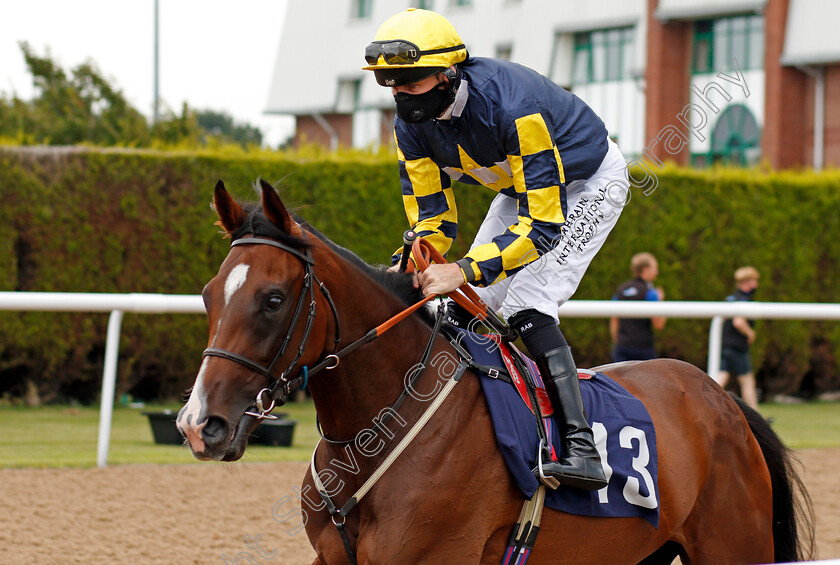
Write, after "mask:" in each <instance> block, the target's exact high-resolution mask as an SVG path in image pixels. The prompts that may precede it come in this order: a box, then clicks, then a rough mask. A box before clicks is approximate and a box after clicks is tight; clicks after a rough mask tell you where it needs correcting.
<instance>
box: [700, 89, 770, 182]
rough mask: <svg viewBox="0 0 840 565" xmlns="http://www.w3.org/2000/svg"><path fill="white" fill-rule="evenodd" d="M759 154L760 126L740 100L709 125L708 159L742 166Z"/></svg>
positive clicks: (756, 159)
mask: <svg viewBox="0 0 840 565" xmlns="http://www.w3.org/2000/svg"><path fill="white" fill-rule="evenodd" d="M760 156H761V128H760V127H759V126H758V122H757V121H756V119H755V116H753V114H752V112H750V110H749V109H748V108H747V107H746V106H744V105H743V104H733V105H732V106H729V107H728V108H726V109H725V110H724V111H723V113H721V115H720V117H719V118H718V121H717V123H716V124H715V127H714V128H713V129H712V135H711V150H710V151H709V155H708V159H709V161H711V162H712V163H726V164H730V165H735V166H739V165H740V166H742V167H745V166H748V165H754V164H755V163H756V162H757V161H758V159H759V157H760Z"/></svg>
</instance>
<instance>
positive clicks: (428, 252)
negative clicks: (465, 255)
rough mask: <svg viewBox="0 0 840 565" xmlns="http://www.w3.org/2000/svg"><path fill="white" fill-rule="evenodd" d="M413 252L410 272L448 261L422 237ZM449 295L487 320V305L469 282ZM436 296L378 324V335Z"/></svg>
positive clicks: (429, 297)
mask: <svg viewBox="0 0 840 565" xmlns="http://www.w3.org/2000/svg"><path fill="white" fill-rule="evenodd" d="M411 254H412V256H413V257H414V262H412V261H409V262H408V267H407V269H406V271H407V272H409V273H411V272H413V271H415V270H419V271H421V272H422V271H425V270H426V269H427V268H428V267H429V265H430V264H432V263H443V264H445V263H447V261H446V259H444V258H443V255H441V254H440V251H438V250H437V249H435V247H434V246H433V245H432V244H431V243H429V242H428V241H426V240H425V239H423V238H422V237H418V238H417V239H415V240H414V244H413V245H412V246H411ZM415 264H416V268H415ZM447 296H449V298H451V299H452V300H454V301H455V302H457V303H458V304H459V305H460V306H461V307H462V308H464V310H466V311H467V312H469V313H470V314H471V315H473V316H475V317H476V318H478V319H479V320H481V321H482V322H484V321H486V320H487V317H488V315H489V314H488V313H487V307H486V306H485V305H484V303H483V302H482V300H481V298H479V297H478V294H476V292H475V291H474V290H473V289H472V288H471V287H470V285H469V284H467V283H464V284H463V285H461V286H460V287H459V288H457V289H455V290H453V291H452V292H449V293H447ZM434 298H435V295H434V294H432V295H430V296H427V297H425V298H423V300H421V301H420V302H417V303H416V304H413V305H411V306H409V307H408V308H406V309H405V310H403V311H402V312H400V313H399V314H397V315H396V316H394V317H393V318H390V319H388V320H386V321H385V322H383V323H381V324H380V325H378V326H376V328H375V331H376V335H377V336H380V335H382V334H383V333H385V332H387V331H388V330H390V329H391V328H392V327H394V326H395V325H396V324H398V323H399V322H401V321H402V320H404V319H405V318H407V317H408V316H409V315H411V314H412V313H413V312H414V311H416V310H417V309H419V308H420V307H421V306H423V305H424V304H426V303H427V302H429V301H430V300H432V299H434Z"/></svg>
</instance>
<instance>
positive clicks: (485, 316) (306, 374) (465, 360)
mask: <svg viewBox="0 0 840 565" xmlns="http://www.w3.org/2000/svg"><path fill="white" fill-rule="evenodd" d="M237 245H269V246H271V247H276V248H277V249H280V250H282V251H285V252H287V253H291V254H292V255H294V256H295V257H297V258H298V259H299V260H300V261H301V262H302V263H303V267H304V271H305V272H304V277H303V286H302V288H301V292H300V295H299V297H298V301H297V304H296V305H295V310H294V314H293V316H292V319H291V321H290V323H289V328H288V330H287V332H286V336H285V338H284V339H283V343H282V344H281V345H280V348H279V349H278V351H277V353H276V354H275V355H274V358H273V359H272V361H271V363H269V364H268V365H263V364H261V363H259V362H257V361H254V360H252V359H250V358H248V357H246V356H244V355H241V354H239V353H235V352H232V351H228V350H225V349H221V348H218V347H208V348H207V349H205V350H204V352H203V354H202V356H203V357H221V358H222V359H227V360H229V361H233V362H234V363H238V364H240V365H242V366H244V367H246V368H248V369H251V370H252V371H254V372H256V373H259V374H260V375H262V376H263V377H265V378H266V380H267V381H268V383H269V384H268V386H266V387H265V388H263V389H262V390H260V391H259V392H258V393H257V397H256V400H255V407H256V411H255V412H250V411H249V412H245V414H247V415H249V416H253V417H255V418H256V419H257V420H263V419H272V420H274V419H277V417H276V416H273V415H272V414H271V411H272V410H273V409H274V408H275V406H276V405H277V402H278V401H280V403H281V404H282V403H285V401H286V400H287V398H288V397H289V395H291V393H292V392H294V391H295V390H296V389H298V388H300V387H305V386H306V383H307V382H308V380H309V378H310V377H312V376H313V375H316V374H317V373H319V372H321V371H322V370H324V369H326V370H331V369H335V368H336V367H338V365H339V363H340V362H341V359H342V358H343V357H345V356H346V355H349V354H350V353H352V352H354V351H356V350H357V349H359V348H360V347H362V346H363V345H365V344H367V343H370V342H371V341H373V340H375V339H376V338H378V337H379V336H381V335H383V334H384V333H385V332H387V331H388V330H390V329H391V328H393V327H394V326H395V325H397V324H398V323H399V322H401V321H402V320H404V319H406V318H407V317H408V316H410V315H411V314H412V313H414V312H415V311H417V310H418V309H419V308H421V307H422V306H423V305H425V304H426V303H428V302H429V301H431V300H433V299H434V298H435V296H434V295H431V296H427V297H425V298H423V299H422V300H420V301H418V302H416V303H415V304H412V305H411V306H409V307H408V308H406V309H405V310H403V311H401V312H400V313H398V314H396V315H395V316H393V317H391V318H389V319H388V320H386V321H385V322H383V323H381V324H379V325H378V326H376V327H375V328H373V329H371V330H370V331H368V332H367V333H366V334H364V335H363V336H362V337H360V338H359V339H357V340H355V341H353V342H352V343H350V344H348V345H346V346H345V347H343V348H341V349H338V344H339V343H340V342H341V332H340V323H339V317H338V310H337V309H336V306H335V303H334V301H333V299H332V296H331V295H330V293H329V290H328V289H327V287H326V286H325V285H324V283H323V282H321V281H320V280H319V279H318V277H317V276H316V275H315V271H314V266H315V261H314V259H313V258H312V255H311V253H310V251H309V249H306V251H305V252H301V251H300V250H298V249H295V248H293V247H291V246H289V245H286V244H283V243H281V242H279V241H276V240H273V239H268V238H264V237H248V238H242V239H237V240H235V241H233V242H232V243H231V247H235V246H237ZM411 254H412V256H413V257H414V261H415V263H414V264H411V265H410V269H409V271H411V270H414V268H415V265H416V268H417V269H419V270H424V269H426V268H427V267H428V266H429V264H430V261H431V262H437V263H445V262H446V260H445V259H444V258H443V256H442V255H441V254H440V253H439V252H438V251H437V249H435V248H434V247H433V246H432V245H431V244H430V243H428V242H427V241H426V240H424V239H422V238H418V239H416V240H415V241H414V243H413V245H412V253H411ZM313 283H314V284H313ZM315 284H317V285H318V288H319V289H320V291H321V293H322V294H323V296H324V298H325V299H326V301H327V303H328V304H329V306H330V309H331V310H332V314H333V318H334V321H335V338H334V340H333V350H332V353H330V354H328V355H326V356H324V358H323V359H322V360H321V361H319V362H318V363H316V364H315V365H314V366H313V367H312V368H311V369H310V368H308V367H307V366H306V365H304V366H303V367H301V369H300V370H299V371H298V374H297V376H296V377H294V378H290V377H289V375H290V374H291V373H292V371H293V370H294V368H295V367H296V365H297V363H298V361H300V359H301V357H302V356H303V354H304V351H305V349H306V344H307V342H308V340H309V335H310V333H311V330H312V326H313V323H314V320H315V315H316V310H317V303H316V300H315V286H314V285H315ZM307 294H308V295H309V307H308V313H307V317H306V322H305V325H304V328H303V336H302V337H301V342H300V345H299V346H298V350H297V352H296V354H295V356H294V358H293V359H292V360H291V361H290V362H289V365H288V366H287V367H286V369H285V370H284V371H283V372H282V373H281V374H280V376H279V377H277V378H275V377H274V368H275V365H276V364H277V362H278V361H279V360H280V359H281V358H282V357H283V355H284V354H285V352H286V349H287V347H288V345H289V343H290V342H291V339H292V337H293V335H294V333H295V330H296V329H297V325H298V322H299V320H300V317H301V314H302V312H303V308H304V303H305V301H306V296H307ZM449 297H450V298H452V299H453V300H454V301H455V302H457V303H458V304H459V305H461V306H462V307H463V308H464V309H466V310H467V312H469V313H470V314H472V315H473V316H475V317H477V318H479V319H480V320H481V321H482V322H483V323H484V324H485V325H487V326H488V327H490V328H491V329H493V330H494V331H496V332H498V333H499V334H500V335H502V336H503V337H505V338H507V337H508V336H510V335H511V334H510V330H509V329H508V328H507V326H506V325H505V324H504V323H503V322H502V321H501V320H500V319H499V318H497V317H496V315H495V314H493V313H492V312H491V311H490V310H488V308H487V307H486V305H485V304H484V303H483V302H482V301H481V299H480V298H479V297H478V295H477V294H476V293H475V291H474V290H473V289H472V288H470V287H469V285H467V284H464V285H463V286H462V287H461V288H460V289H458V290H456V291H453V292H451V293H449ZM444 314H445V307H444V304H443V303H441V305H440V307H439V308H438V313H437V317H436V319H435V326H434V329H433V331H432V335H431V338H430V340H429V342H428V344H427V345H426V348H425V350H424V352H423V356H422V357H421V360H420V364H419V365H418V366H417V367H418V370H417V371H416V372H415V374H414V376H413V377H412V381H411V385H413V384H415V383H416V382H417V380H418V379H419V378H420V377H421V376H422V375H423V373H424V372H425V369H426V363H427V362H428V359H429V357H430V355H431V352H432V347H433V345H434V342H435V338H436V337H437V335H438V333H439V331H440V328H441V325H442V323H443V319H444V317H445V316H444ZM456 349H457V350H458V353H459V355H461V358H462V360H461V363H460V364H459V365H458V368H457V370H456V371H455V373H454V374H453V375H452V376H450V377H449V379H448V380H447V383H446V385H444V387H443V389H442V390H441V391H440V392H439V393H438V394H437V396H436V397H435V399H434V400H433V401H432V403H431V404H430V405H429V407H428V408H427V409H426V410H425V411H424V412H423V414H421V416H420V417H419V418H418V420H417V421H416V422H415V423H414V425H413V426H412V427H411V429H410V430H409V431H408V432H407V433H406V435H405V436H404V437H403V438H402V439H401V440H400V442H399V443H398V444H397V445H396V447H395V448H394V449H393V451H391V453H389V454H388V456H387V457H386V458H385V459H384V461H383V462H382V464H381V465H380V466H379V467H378V468H377V469H376V470H375V471H374V472H373V474H372V475H371V476H370V477H369V478H368V479H367V480H366V481H365V483H364V484H363V485H362V486H361V487H360V488H359V490H357V491H356V492H355V493H354V494H353V496H352V497H350V499H349V500H348V501H347V502H346V503H345V504H344V506H342V507H341V508H337V507H336V505H335V503H334V502H333V501H332V499H331V498H330V496H329V493H328V492H327V490H326V488H325V486H324V484H323V483H322V482H321V479H320V478H319V477H318V474H317V472H316V470H315V455H316V453H317V451H318V448H317V446H316V448H315V450H313V453H312V462H311V464H310V470H311V473H312V479H313V481H314V483H315V487H316V489H317V490H318V493H319V494H320V495H321V498H322V499H323V500H324V503H325V505H326V507H327V509H328V511H329V513H330V518H331V520H332V522H333V524H334V525H335V527H336V529H337V530H338V533H339V535H340V536H341V541H342V543H343V545H344V549H345V551H346V553H347V557H348V558H349V559H350V562H351V563H352V564H353V565H357V560H356V554H355V550H354V549H353V545H352V543H351V541H350V537H349V535H348V533H347V530H346V527H345V521H346V516H347V514H348V513H349V512H350V511H351V510H352V509H353V508H354V507H355V506H356V504H358V502H359V501H360V500H361V499H362V498H363V497H364V496H365V495H366V494H367V493H368V491H369V490H370V489H371V488H373V486H374V485H375V484H376V482H377V481H378V480H379V479H380V477H382V475H383V474H385V472H386V471H387V470H388V469H389V468H390V467H391V465H392V464H393V463H394V462H395V461H396V459H397V458H398V457H399V456H400V455H401V454H402V452H403V451H404V450H405V449H406V448H407V447H408V445H409V444H410V443H411V442H412V441H413V440H414V438H415V437H416V436H417V435H418V434H419V433H420V432H421V431H422V429H423V427H424V426H425V425H426V423H428V421H429V420H430V419H431V418H432V416H434V414H435V413H436V412H437V410H438V408H440V406H441V405H442V404H443V402H444V400H446V398H447V397H448V396H449V393H450V392H451V391H452V389H453V388H454V387H455V385H456V384H458V382H460V380H461V377H462V376H463V374H464V372H465V371H466V369H467V367H468V366H469V365H470V362H471V361H472V359H471V357H470V356H469V354H467V353H466V351H464V350H462V349H461V348H460V347H456ZM411 385H409V387H406V389H405V390H403V392H402V393H401V394H400V396H399V397H398V398H397V400H396V402H395V403H394V404H393V405H392V407H391V410H392V412H389V413H388V414H390V413H394V412H396V410H397V409H398V408H399V407H400V406H401V405H402V403H403V401H404V400H405V399H406V397H407V395H408V390H409V388H410V386H411ZM319 431H320V426H319ZM322 437H323V434H322ZM323 439H324V440H326V441H327V442H329V443H339V444H341V443H349V442H341V441H333V440H328V439H327V438H325V437H324V438H323ZM351 441H352V440H351Z"/></svg>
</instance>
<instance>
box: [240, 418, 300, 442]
mask: <svg viewBox="0 0 840 565" xmlns="http://www.w3.org/2000/svg"><path fill="white" fill-rule="evenodd" d="M278 416H282V414H278ZM296 425H297V421H295V420H285V419H282V418H281V419H279V420H263V421H262V422H261V423H260V425H259V426H257V429H256V430H254V433H252V434H251V443H256V444H260V445H273V446H276V447H288V446H290V445H292V436H294V433H295V426H296Z"/></svg>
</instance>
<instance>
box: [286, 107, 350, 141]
mask: <svg viewBox="0 0 840 565" xmlns="http://www.w3.org/2000/svg"><path fill="white" fill-rule="evenodd" d="M321 116H322V117H323V118H324V119H325V120H327V122H329V124H330V125H331V126H332V127H333V129H334V130H335V131H336V132H337V133H338V144H339V145H340V146H341V147H350V146H352V145H353V116H351V115H350V114H321ZM308 143H316V144H318V145H321V146H322V147H325V148H329V146H330V136H329V134H328V133H327V132H326V131H325V130H324V128H322V127H321V126H320V125H319V124H318V122H316V121H315V118H313V117H312V116H310V115H305V116H297V129H296V131H295V139H294V142H293V144H294V146H295V147H296V148H297V147H300V146H301V145H302V144H308Z"/></svg>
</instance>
